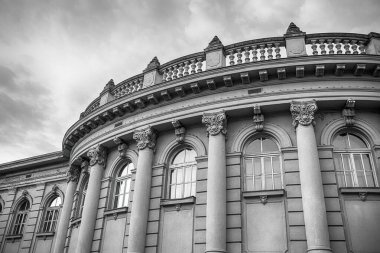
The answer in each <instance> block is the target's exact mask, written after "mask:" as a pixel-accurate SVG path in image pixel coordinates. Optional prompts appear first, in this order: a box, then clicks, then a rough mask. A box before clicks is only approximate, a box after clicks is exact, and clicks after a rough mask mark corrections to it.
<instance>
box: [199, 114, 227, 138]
mask: <svg viewBox="0 0 380 253" xmlns="http://www.w3.org/2000/svg"><path fill="white" fill-rule="evenodd" d="M202 123H203V124H205V125H206V127H207V129H206V131H207V133H208V134H210V135H218V134H219V133H222V134H224V135H225V134H227V127H226V114H225V113H224V111H222V112H217V113H203V117H202Z"/></svg>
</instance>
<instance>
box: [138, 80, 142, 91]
mask: <svg viewBox="0 0 380 253" xmlns="http://www.w3.org/2000/svg"><path fill="white" fill-rule="evenodd" d="M138 85H139V90H140V89H142V88H143V79H142V78H139V79H138Z"/></svg>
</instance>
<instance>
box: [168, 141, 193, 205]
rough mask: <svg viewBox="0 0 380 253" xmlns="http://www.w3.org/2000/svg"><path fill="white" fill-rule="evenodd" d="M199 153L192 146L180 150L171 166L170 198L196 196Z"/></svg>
mask: <svg viewBox="0 0 380 253" xmlns="http://www.w3.org/2000/svg"><path fill="white" fill-rule="evenodd" d="M196 156H197V154H196V153H195V151H194V150H192V149H190V148H185V149H183V150H181V151H180V152H178V153H177V154H176V156H175V157H174V158H173V160H172V161H171V163H170V167H169V198H170V199H179V198H186V197H190V196H195V189H196V185H195V183H196V181H197V180H196V172H197V163H196V161H195V157H196Z"/></svg>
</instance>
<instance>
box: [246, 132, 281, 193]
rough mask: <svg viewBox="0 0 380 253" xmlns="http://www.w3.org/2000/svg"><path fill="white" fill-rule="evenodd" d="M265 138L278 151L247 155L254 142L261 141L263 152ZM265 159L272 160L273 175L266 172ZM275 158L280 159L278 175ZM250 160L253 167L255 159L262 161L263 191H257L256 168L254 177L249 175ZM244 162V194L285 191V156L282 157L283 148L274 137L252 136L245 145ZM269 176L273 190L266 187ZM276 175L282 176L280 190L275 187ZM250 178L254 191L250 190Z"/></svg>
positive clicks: (265, 135) (264, 135) (253, 173)
mask: <svg viewBox="0 0 380 253" xmlns="http://www.w3.org/2000/svg"><path fill="white" fill-rule="evenodd" d="M263 138H265V139H269V140H270V141H272V142H273V143H274V144H275V145H276V146H277V151H269V152H261V153H260V154H249V153H247V148H248V146H249V145H250V144H251V143H253V142H254V141H256V140H258V139H260V140H261V141H260V143H261V150H263V146H262V143H263ZM265 158H270V163H271V168H272V169H271V173H266V170H265ZM273 158H278V164H279V172H278V173H275V172H274V170H275V169H274V167H273V163H274V162H273ZM248 159H251V163H252V165H253V164H254V159H260V167H261V170H260V175H259V176H260V178H261V180H260V183H261V189H257V190H255V176H256V175H255V171H254V168H253V170H252V175H247V171H248V167H247V162H246V161H247V160H248ZM242 160H243V166H242V168H243V172H242V175H243V180H242V181H243V191H244V192H256V191H277V190H283V189H285V181H284V168H283V156H282V152H281V147H280V145H279V143H278V141H277V140H276V139H275V138H273V137H272V136H270V135H267V134H259V135H254V136H252V137H251V138H249V139H248V140H247V142H246V143H245V145H244V148H243V154H242ZM268 175H269V176H270V179H271V184H272V188H271V189H266V185H267V183H268V179H267V177H268ZM276 175H280V181H281V187H280V188H278V187H276V186H275V183H274V182H275V181H274V176H276ZM249 178H251V179H250V180H251V181H252V190H248V184H247V182H248V180H249Z"/></svg>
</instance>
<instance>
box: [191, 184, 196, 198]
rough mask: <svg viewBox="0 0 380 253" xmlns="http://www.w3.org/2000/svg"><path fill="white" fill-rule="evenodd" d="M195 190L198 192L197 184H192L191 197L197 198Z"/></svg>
mask: <svg viewBox="0 0 380 253" xmlns="http://www.w3.org/2000/svg"><path fill="white" fill-rule="evenodd" d="M195 190H196V188H195V183H191V196H195V194H196V192H195Z"/></svg>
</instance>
